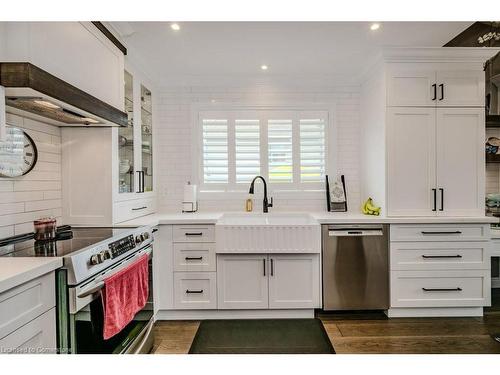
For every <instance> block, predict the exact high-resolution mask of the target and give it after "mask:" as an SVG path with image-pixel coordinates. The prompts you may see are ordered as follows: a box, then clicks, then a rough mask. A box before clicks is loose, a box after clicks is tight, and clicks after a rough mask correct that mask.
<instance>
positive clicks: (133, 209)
mask: <svg viewBox="0 0 500 375" xmlns="http://www.w3.org/2000/svg"><path fill="white" fill-rule="evenodd" d="M145 208H148V207H147V206H142V207H137V208H132V211H139V210H144V209H145Z"/></svg>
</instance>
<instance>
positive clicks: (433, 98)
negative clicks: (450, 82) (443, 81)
mask: <svg viewBox="0 0 500 375" xmlns="http://www.w3.org/2000/svg"><path fill="white" fill-rule="evenodd" d="M432 90H433V92H434V96H433V97H432V100H436V99H437V85H436V84H435V83H433V84H432Z"/></svg>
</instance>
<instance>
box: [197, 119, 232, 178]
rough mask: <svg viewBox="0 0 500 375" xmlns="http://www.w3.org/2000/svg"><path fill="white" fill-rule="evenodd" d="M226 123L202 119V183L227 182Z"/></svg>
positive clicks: (225, 121)
mask: <svg viewBox="0 0 500 375" xmlns="http://www.w3.org/2000/svg"><path fill="white" fill-rule="evenodd" d="M227 123H228V121H227V120H212V119H203V120H202V127H203V181H204V182H205V183H219V184H222V183H227V182H228V143H227V141H228V137H227V133H228V129H227V126H228V124H227Z"/></svg>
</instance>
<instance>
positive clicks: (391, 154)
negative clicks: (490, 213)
mask: <svg viewBox="0 0 500 375" xmlns="http://www.w3.org/2000/svg"><path fill="white" fill-rule="evenodd" d="M484 137H485V135H484V109H482V108H431V107H424V108H416V107H393V108H388V110H387V174H388V176H387V212H388V215H390V216H434V215H440V216H480V215H483V214H484V178H485V177H484V175H485V171H484Z"/></svg>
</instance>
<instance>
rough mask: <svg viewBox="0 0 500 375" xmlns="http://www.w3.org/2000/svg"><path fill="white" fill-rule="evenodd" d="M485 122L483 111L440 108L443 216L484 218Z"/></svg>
mask: <svg viewBox="0 0 500 375" xmlns="http://www.w3.org/2000/svg"><path fill="white" fill-rule="evenodd" d="M484 122H485V119H484V109H483V108H438V109H437V116H436V125H437V127H436V129H437V137H436V139H437V145H436V150H437V158H436V161H437V164H436V165H437V168H436V172H437V181H436V187H437V189H438V199H437V201H438V206H439V207H438V209H437V212H438V214H439V215H444V216H481V215H484V185H485V182H484V179H485V161H484V158H485V156H484V139H485V126H484Z"/></svg>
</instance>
